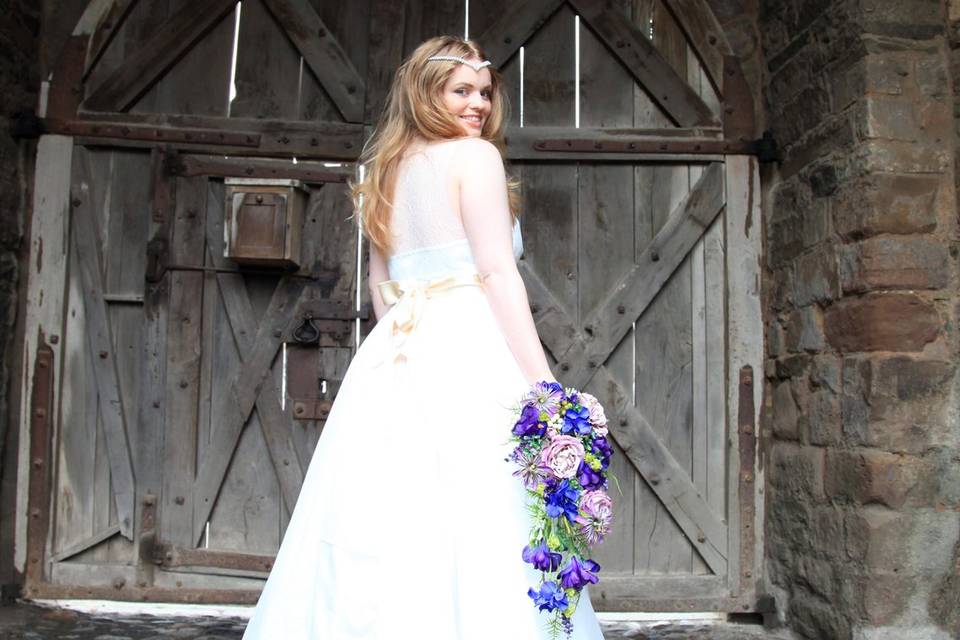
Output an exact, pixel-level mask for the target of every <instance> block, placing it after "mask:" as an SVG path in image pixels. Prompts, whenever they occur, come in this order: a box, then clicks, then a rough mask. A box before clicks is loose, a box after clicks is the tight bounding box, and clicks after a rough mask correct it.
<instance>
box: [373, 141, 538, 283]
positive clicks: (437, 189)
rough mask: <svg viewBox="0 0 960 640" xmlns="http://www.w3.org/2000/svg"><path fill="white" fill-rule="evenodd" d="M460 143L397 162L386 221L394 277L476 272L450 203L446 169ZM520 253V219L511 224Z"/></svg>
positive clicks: (429, 149) (433, 146) (389, 266)
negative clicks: (388, 223) (390, 242)
mask: <svg viewBox="0 0 960 640" xmlns="http://www.w3.org/2000/svg"><path fill="white" fill-rule="evenodd" d="M458 147H460V145H459V143H458V141H455V140H454V141H448V142H434V143H431V144H429V145H426V146H425V147H424V148H423V149H421V150H418V151H414V152H413V153H411V154H410V155H408V156H407V157H406V158H405V159H404V160H403V161H402V163H401V165H400V170H399V173H398V174H397V185H396V189H395V191H394V206H393V214H392V217H391V221H390V226H391V231H392V234H393V246H394V253H393V254H392V255H391V256H390V257H389V258H388V259H387V269H388V271H389V273H390V278H391V279H394V280H406V279H414V280H434V279H436V278H440V277H444V276H448V275H453V274H458V273H470V272H473V271H476V265H475V263H474V260H473V254H472V252H471V250H470V243H469V241H468V240H467V237H466V233H465V232H464V229H463V223H462V222H461V221H460V217H459V216H458V215H457V209H456V207H455V206H454V203H452V202H451V195H450V193H449V189H448V180H447V178H448V172H449V170H450V166H451V165H452V162H453V159H454V155H455V154H456V153H457V151H458ZM522 253H523V240H522V238H521V236H520V224H519V221H515V222H514V225H513V255H514V258H516V259H519V257H520V255H521V254H522Z"/></svg>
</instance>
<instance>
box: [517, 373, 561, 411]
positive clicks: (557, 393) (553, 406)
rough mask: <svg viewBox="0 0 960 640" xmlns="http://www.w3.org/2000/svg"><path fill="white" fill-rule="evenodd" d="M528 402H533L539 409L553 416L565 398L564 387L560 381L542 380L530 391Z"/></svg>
mask: <svg viewBox="0 0 960 640" xmlns="http://www.w3.org/2000/svg"><path fill="white" fill-rule="evenodd" d="M526 400H527V402H531V403H533V406H534V407H536V409H537V411H538V412H540V411H542V412H544V413H546V414H547V415H548V416H550V417H553V416H554V415H556V413H557V411H558V410H559V409H560V401H561V400H563V387H561V386H560V383H559V382H544V381H540V382H537V383H535V384H534V385H533V388H532V389H531V390H530V393H529V394H527V397H526Z"/></svg>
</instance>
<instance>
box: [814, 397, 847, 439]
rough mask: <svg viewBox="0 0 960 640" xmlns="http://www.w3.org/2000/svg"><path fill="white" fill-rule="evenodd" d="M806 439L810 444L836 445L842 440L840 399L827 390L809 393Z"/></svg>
mask: <svg viewBox="0 0 960 640" xmlns="http://www.w3.org/2000/svg"><path fill="white" fill-rule="evenodd" d="M806 418H807V421H806V422H807V439H808V441H809V442H810V444H815V445H821V446H826V445H836V444H839V443H840V441H841V440H842V432H843V423H842V422H841V419H840V397H839V396H838V395H837V394H836V393H834V392H833V391H830V390H829V389H817V390H815V391H813V392H811V393H810V401H809V403H808V408H807V415H806Z"/></svg>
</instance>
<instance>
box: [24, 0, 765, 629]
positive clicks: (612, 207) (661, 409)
mask: <svg viewBox="0 0 960 640" xmlns="http://www.w3.org/2000/svg"><path fill="white" fill-rule="evenodd" d="M401 27H402V28H401ZM465 29H469V32H470V35H471V36H473V37H476V38H477V39H479V40H480V41H481V43H483V44H484V45H485V46H486V47H487V48H488V51H489V52H490V54H491V58H492V59H493V62H494V64H495V65H496V66H497V67H498V68H500V69H501V71H502V73H503V74H504V76H505V78H506V81H507V82H506V86H507V87H508V92H509V93H510V98H511V102H512V103H513V115H512V120H511V122H510V125H511V126H510V130H509V137H508V153H509V156H510V159H511V161H512V168H513V171H514V172H515V173H516V174H517V175H518V177H520V178H521V180H522V184H523V189H524V210H523V215H522V230H523V234H524V244H525V248H526V252H525V255H524V257H523V259H522V261H521V271H522V273H523V276H524V280H525V281H526V283H527V288H528V292H529V295H530V299H531V305H532V311H533V313H534V317H535V318H536V320H537V325H538V328H539V331H540V334H541V337H542V339H543V341H544V344H545V346H546V348H547V350H548V352H549V355H550V357H551V359H552V362H553V363H554V371H555V373H556V374H557V375H558V377H559V378H560V379H561V380H562V381H563V382H565V383H567V384H569V385H572V386H577V387H580V388H583V389H585V390H588V391H590V392H592V393H594V394H595V395H597V396H598V397H599V398H600V400H601V402H603V403H604V405H605V407H606V408H607V413H608V416H609V417H610V428H611V432H612V434H613V436H614V439H615V441H616V447H617V451H618V454H619V455H617V456H616V458H615V460H616V462H615V469H614V471H615V474H616V476H617V477H618V479H619V488H620V492H621V493H619V494H618V493H617V492H616V490H614V496H615V500H616V504H617V526H616V528H615V533H614V535H613V536H612V537H611V539H609V540H608V541H607V542H606V543H605V544H604V545H603V546H602V547H601V548H600V549H599V551H598V556H597V559H598V561H599V562H600V564H601V565H602V566H603V568H604V573H605V580H604V581H603V583H602V585H601V587H600V589H598V590H596V591H595V593H594V599H595V604H596V606H597V607H598V608H599V609H618V610H666V611H675V610H717V611H734V610H736V611H750V610H753V609H754V608H755V607H756V595H757V588H758V582H757V575H758V574H759V573H760V572H759V571H758V567H759V564H758V563H759V549H760V540H758V538H757V535H756V532H757V531H758V530H759V529H758V527H757V524H758V518H759V515H758V514H759V513H760V511H761V510H760V508H759V507H760V503H759V495H758V492H757V489H756V486H757V481H756V466H755V451H756V432H755V427H756V417H757V414H758V407H759V402H758V400H759V395H760V390H759V384H757V383H755V382H754V377H755V375H758V374H759V371H760V369H759V367H760V365H761V354H762V344H761V340H762V330H761V322H760V309H759V291H758V286H759V284H758V283H759V250H760V241H759V235H760V216H759V198H758V192H759V187H758V183H757V170H756V161H755V159H754V158H753V157H752V154H753V153H754V152H755V150H756V149H755V144H754V143H753V142H752V141H751V139H750V137H751V135H752V133H753V131H752V111H751V108H750V105H751V104H752V102H751V99H750V96H749V92H748V91H747V89H746V86H745V83H744V82H743V79H742V76H741V74H740V72H739V67H738V65H737V64H736V62H735V60H734V59H733V58H732V57H731V56H730V55H729V50H728V47H727V46H726V44H725V42H726V41H725V39H724V37H723V34H722V33H721V31H720V28H719V26H718V25H717V23H716V21H715V19H714V18H713V17H712V15H711V14H710V12H709V10H708V9H707V8H706V5H705V3H704V2H703V1H702V0H669V1H668V0H633V1H631V0H618V1H616V2H601V1H597V0H571V1H570V2H561V1H560V0H528V1H527V2H522V3H516V2H509V1H507V0H495V1H493V2H486V3H472V5H471V7H470V11H469V16H467V15H465V5H464V4H463V3H462V2H458V1H457V0H454V1H452V2H446V1H445V2H432V1H426V0H425V1H422V2H408V3H405V4H404V3H392V2H385V1H382V0H365V1H360V2H351V3H339V2H329V1H326V0H243V1H242V2H240V3H238V2H236V0H195V1H193V2H188V1H186V0H157V1H149V2H148V1H147V0H140V1H139V2H138V1H137V0H113V2H96V3H91V6H90V8H89V9H88V10H87V13H86V14H85V15H84V17H83V19H82V20H81V22H80V23H79V24H78V26H77V29H76V31H75V33H74V35H73V36H72V38H71V39H70V41H69V42H68V45H67V48H66V50H65V53H64V56H63V57H62V59H61V62H60V64H59V65H58V67H57V71H56V73H55V75H54V78H53V79H52V82H51V84H50V88H49V101H48V104H47V106H46V112H45V113H44V114H43V115H44V119H43V120H42V123H43V125H44V126H45V127H46V132H47V135H44V136H43V137H42V138H41V141H40V145H39V154H38V167H37V185H36V193H37V196H36V199H35V210H34V223H33V229H32V258H31V265H30V266H31V273H30V292H29V299H28V318H27V323H28V328H27V335H28V340H27V344H26V355H27V356H28V357H27V358H26V359H25V360H29V362H30V367H29V370H28V371H27V372H26V375H25V380H24V386H23V393H24V396H23V397H24V399H25V403H26V402H29V403H31V404H30V406H31V411H30V413H29V415H27V416H26V417H25V420H24V424H23V434H24V436H23V439H22V441H23V442H29V443H30V447H31V449H30V455H29V457H26V456H25V457H24V461H25V464H24V465H23V467H22V469H21V472H22V480H24V482H22V483H21V486H22V487H27V486H29V500H28V496H27V495H26V493H24V495H23V496H22V497H23V502H21V504H26V503H27V502H29V509H30V511H29V513H30V517H29V518H27V517H26V515H27V510H26V509H25V508H24V509H22V510H21V511H22V514H23V515H24V518H23V519H22V522H21V527H20V536H19V537H18V540H19V541H20V543H21V544H20V546H19V547H18V554H19V555H18V559H19V561H20V562H21V564H22V566H25V567H27V569H28V584H27V590H28V593H29V594H30V595H33V596H76V595H87V596H98V597H110V598H135V599H174V600H191V601H200V602H215V601H251V600H253V599H254V598H255V597H256V593H257V590H258V588H259V586H260V585H261V584H262V580H263V577H264V576H265V574H266V571H268V570H269V567H270V563H271V561H272V555H273V553H274V552H275V551H276V548H277V546H278V544H279V541H280V539H281V537H282V534H283V530H284V527H285V524H286V521H287V518H288V517H289V513H290V510H291V509H292V506H293V504H294V503H295V501H296V498H297V494H298V492H299V488H300V484H301V482H302V478H303V473H304V471H305V469H306V465H307V461H308V460H309V458H310V455H311V453H312V451H313V447H314V445H315V443H316V441H317V438H318V437H319V435H320V432H321V430H322V425H323V418H324V415H325V410H326V408H328V407H329V402H330V401H331V400H332V399H333V398H334V397H335V394H336V389H337V385H338V381H339V380H340V379H341V378H342V375H343V372H344V371H345V369H346V367H347V365H348V364H349V360H350V357H351V355H352V353H353V350H354V349H355V348H356V345H357V344H358V341H359V340H362V337H363V335H365V334H366V332H367V330H368V329H369V325H370V322H369V321H370V314H369V304H368V300H367V299H366V283H365V282H362V278H361V277H359V276H360V275H361V274H363V273H364V272H365V269H364V266H363V257H364V255H363V253H364V252H363V247H362V246H361V244H360V243H359V238H358V237H357V235H356V231H355V229H354V227H353V226H352V224H351V222H350V221H349V220H348V216H349V215H350V213H351V212H350V205H349V202H348V199H347V197H346V190H345V186H344V182H345V180H346V178H347V176H349V175H351V174H352V172H353V171H354V167H353V165H352V161H353V160H354V159H355V158H356V157H357V154H358V153H359V150H360V148H361V147H362V144H363V140H364V136H365V135H367V134H368V133H369V129H365V128H364V127H365V125H369V124H371V123H372V122H374V121H375V118H376V115H377V114H378V113H379V110H380V108H381V105H382V103H383V99H384V96H385V92H386V89H387V84H388V82H389V80H390V77H391V74H392V72H393V70H394V69H395V68H396V66H397V64H398V63H399V62H400V60H401V59H402V57H403V55H405V54H406V53H407V52H409V51H410V50H411V49H412V48H413V47H414V46H416V44H418V43H419V42H420V41H422V40H423V39H424V38H426V37H429V36H431V35H434V34H437V33H463V32H464V30H465ZM234 42H236V47H234ZM234 51H236V53H235V54H234ZM234 88H235V92H236V93H235V96H234V93H233V91H234ZM231 177H246V178H250V177H260V178H269V179H276V178H284V179H297V180H300V181H302V182H304V183H306V184H308V185H309V189H310V196H309V201H308V205H307V209H306V214H305V216H304V220H303V229H302V238H303V241H302V259H301V261H300V267H299V268H298V269H296V270H287V271H277V270H270V269H266V268H258V267H249V266H247V267H244V266H239V265H238V264H237V263H235V262H233V261H231V260H228V259H226V258H224V257H223V256H224V220H225V210H224V200H225V198H224V180H225V178H231ZM308 316H309V317H312V318H313V319H314V320H313V322H314V324H315V326H316V327H317V329H318V330H319V339H318V340H317V341H310V340H302V338H303V331H298V329H303V328H304V327H307V324H305V323H304V321H305V320H306V319H307V318H308ZM307 328H308V327H307ZM27 461H29V464H26V462H27ZM28 477H29V483H27V482H26V480H27V479H28Z"/></svg>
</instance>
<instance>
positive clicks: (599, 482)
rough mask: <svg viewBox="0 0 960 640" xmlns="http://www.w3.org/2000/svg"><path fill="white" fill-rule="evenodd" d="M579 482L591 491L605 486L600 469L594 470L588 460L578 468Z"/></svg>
mask: <svg viewBox="0 0 960 640" xmlns="http://www.w3.org/2000/svg"><path fill="white" fill-rule="evenodd" d="M514 475H516V474H514ZM577 482H579V483H580V486H581V487H583V488H584V489H586V490H587V491H589V490H591V489H599V488H600V487H602V486H603V482H604V481H603V476H602V475H600V472H599V471H594V470H593V469H591V468H590V465H589V464H587V463H586V461H583V462H581V463H580V467H579V468H578V469H577Z"/></svg>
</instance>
